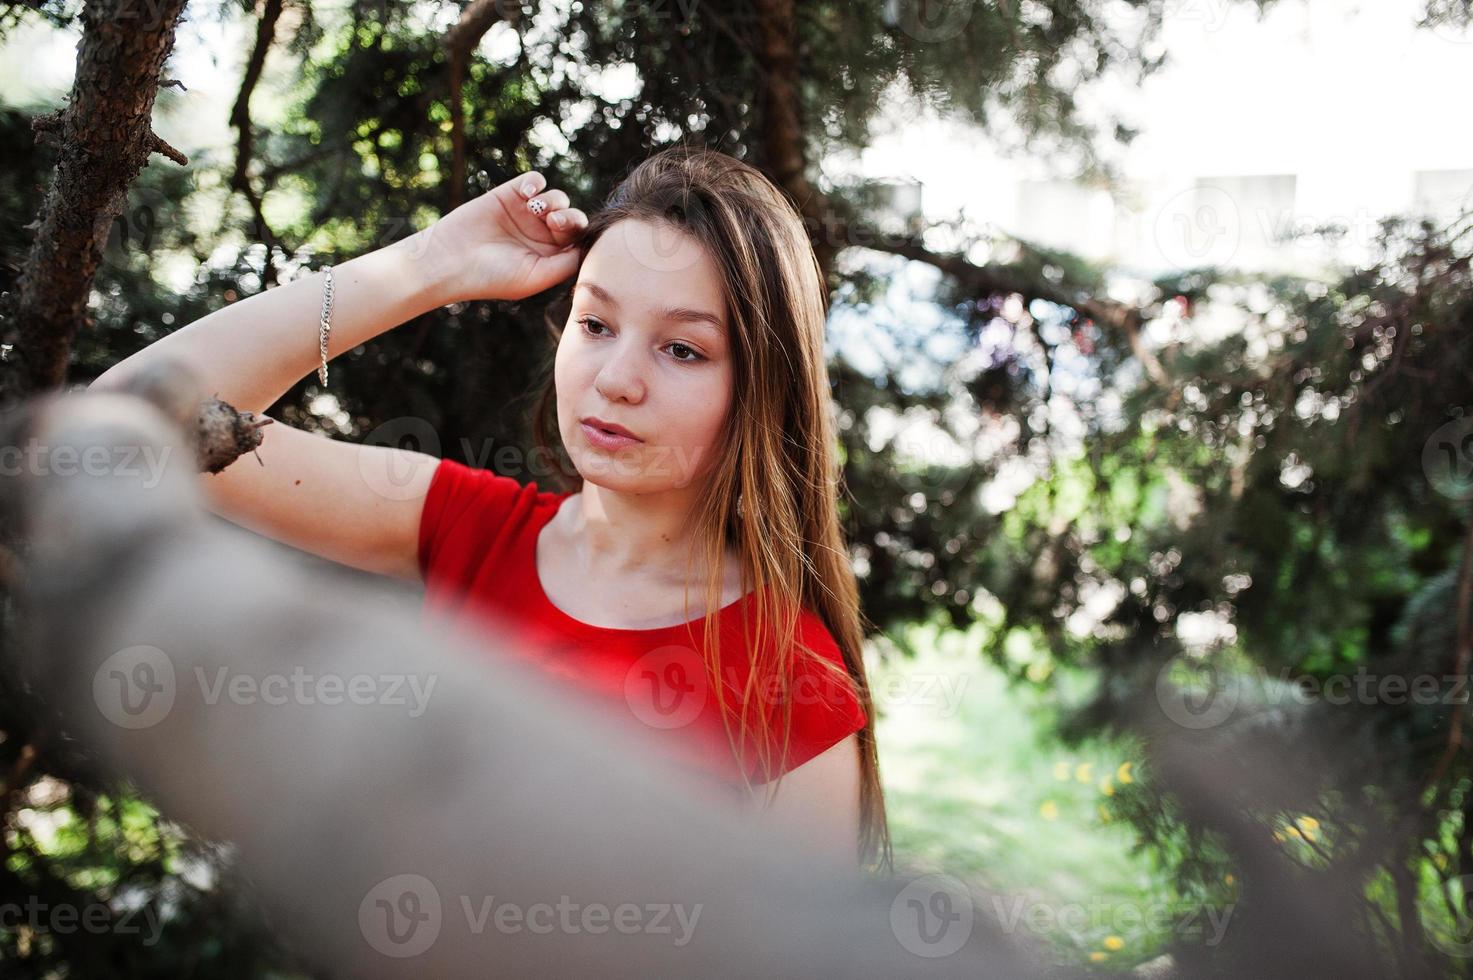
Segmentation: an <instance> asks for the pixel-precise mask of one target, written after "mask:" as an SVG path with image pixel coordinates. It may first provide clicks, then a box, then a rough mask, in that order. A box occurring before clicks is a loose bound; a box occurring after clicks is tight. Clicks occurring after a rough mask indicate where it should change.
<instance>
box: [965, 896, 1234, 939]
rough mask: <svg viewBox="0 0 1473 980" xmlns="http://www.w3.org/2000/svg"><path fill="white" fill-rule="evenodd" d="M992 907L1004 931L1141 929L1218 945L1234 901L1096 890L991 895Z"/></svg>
mask: <svg viewBox="0 0 1473 980" xmlns="http://www.w3.org/2000/svg"><path fill="white" fill-rule="evenodd" d="M991 905H992V911H993V915H994V916H995V918H996V920H997V923H998V925H999V927H1000V928H1001V929H1002V930H1003V931H1004V932H1007V933H1015V932H1017V931H1018V930H1019V929H1020V928H1022V929H1027V930H1028V931H1030V932H1031V933H1033V934H1034V935H1036V936H1039V937H1044V936H1047V935H1050V934H1055V933H1058V932H1060V931H1062V932H1065V933H1068V934H1070V935H1076V936H1077V935H1084V934H1093V935H1103V934H1108V935H1111V936H1116V937H1119V936H1132V935H1140V934H1142V933H1147V934H1153V935H1159V934H1161V933H1168V932H1169V933H1171V934H1172V935H1174V936H1193V937H1197V938H1200V939H1201V941H1202V945H1204V946H1217V945H1218V944H1220V943H1221V942H1222V940H1223V936H1224V935H1225V934H1226V933H1227V929H1228V924H1229V923H1230V922H1231V921H1232V917H1233V914H1234V913H1235V912H1236V911H1237V903H1235V902H1229V903H1227V904H1226V905H1224V906H1222V907H1221V908H1218V907H1215V906H1205V905H1198V904H1190V903H1185V902H1180V901H1175V902H1135V901H1129V900H1122V899H1120V898H1119V897H1118V896H1105V895H1095V896H1091V897H1090V899H1089V900H1088V901H1086V902H1046V901H1038V900H1033V899H1028V898H1026V897H1023V896H1001V895H994V896H992V899H991Z"/></svg>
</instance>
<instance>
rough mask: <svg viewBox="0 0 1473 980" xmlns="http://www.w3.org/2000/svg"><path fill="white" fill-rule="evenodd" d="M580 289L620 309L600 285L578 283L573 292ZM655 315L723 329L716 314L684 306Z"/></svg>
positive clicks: (616, 301)
mask: <svg viewBox="0 0 1473 980" xmlns="http://www.w3.org/2000/svg"><path fill="white" fill-rule="evenodd" d="M580 288H581V289H586V290H588V291H589V292H590V293H592V294H593V295H595V296H597V297H598V298H599V299H601V300H603V301H604V302H605V303H608V304H609V305H610V306H612V307H614V308H615V309H618V308H619V301H618V300H616V299H614V297H613V294H612V293H610V292H609V291H608V290H607V289H605V288H603V287H602V286H600V285H599V284H598V283H596V282H580V283H576V284H574V286H573V291H574V292H577V291H578V290H579V289H580ZM655 315H656V316H658V317H661V318H662V319H665V320H679V321H681V322H683V323H705V324H709V325H710V326H712V327H715V328H716V329H717V330H721V329H722V324H721V318H720V317H718V316H716V315H715V314H714V313H707V312H706V311H705V310H692V309H690V308H688V307H684V306H670V307H666V308H664V309H660V310H656V311H655Z"/></svg>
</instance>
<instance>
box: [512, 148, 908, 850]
mask: <svg viewBox="0 0 1473 980" xmlns="http://www.w3.org/2000/svg"><path fill="white" fill-rule="evenodd" d="M625 219H636V220H643V221H649V222H652V223H656V224H660V223H665V224H667V225H668V226H673V227H675V228H677V229H679V230H681V231H683V232H685V233H686V234H688V235H690V236H692V237H693V238H694V239H695V240H696V241H698V242H700V243H701V245H702V246H704V248H705V250H706V253H707V254H708V255H709V256H710V257H711V259H712V261H713V262H714V263H715V265H716V266H717V269H718V270H719V273H720V275H721V277H722V280H723V283H724V287H725V294H726V305H727V322H728V323H729V324H730V328H729V330H730V344H731V349H732V350H733V352H734V357H733V382H734V395H733V405H732V410H731V411H730V412H729V413H728V415H727V419H726V423H725V428H724V429H723V433H722V436H721V447H722V451H721V452H719V453H718V454H716V456H715V463H714V465H713V468H712V470H711V472H710V473H709V475H708V477H707V481H708V487H709V492H708V493H706V494H704V495H703V496H702V498H701V503H700V505H699V506H698V508H697V513H696V514H695V515H694V520H695V531H694V534H693V538H694V540H695V541H696V549H697V550H698V551H699V553H700V554H701V555H702V557H703V559H704V565H703V567H705V568H707V569H709V570H710V574H709V576H708V581H707V593H706V597H707V598H706V605H705V608H706V609H707V610H715V609H718V608H720V605H721V603H720V598H721V584H722V581H721V580H722V574H721V572H722V565H723V561H722V558H723V556H724V554H725V551H726V549H727V548H728V547H734V549H735V551H736V553H737V554H738V556H739V557H740V562H741V575H742V591H743V594H744V595H745V594H747V593H748V592H750V593H752V603H753V606H754V611H755V623H756V626H755V628H756V630H757V636H759V637H777V638H779V640H778V642H777V643H775V644H753V643H752V642H751V634H750V632H749V633H747V634H746V638H747V640H748V642H747V647H748V649H749V650H754V648H755V649H757V650H762V651H763V652H762V653H760V654H759V653H756V652H754V653H753V654H752V657H753V662H752V665H751V670H750V671H749V673H748V681H747V690H746V692H745V694H744V696H743V703H744V704H748V703H753V702H755V701H756V700H758V699H759V698H760V697H761V695H760V694H759V693H758V692H761V691H773V690H776V691H780V692H784V695H786V693H787V691H788V687H787V685H788V680H789V678H790V677H791V670H792V668H793V666H794V660H795V658H797V657H806V658H809V659H810V660H811V661H812V662H813V663H815V664H818V665H819V666H820V668H821V669H823V670H826V671H829V672H830V674H831V676H832V677H833V678H834V679H835V680H837V681H840V682H846V683H848V684H849V685H850V686H851V687H852V689H853V690H854V692H855V694H856V695H857V696H858V698H859V701H860V703H861V704H862V705H863V706H864V710H865V714H866V716H867V719H868V720H867V721H866V722H865V726H864V729H863V730H862V731H860V732H859V752H860V778H861V782H860V800H859V802H860V839H859V841H858V853H859V858H860V861H861V862H862V863H865V864H870V865H879V866H881V867H884V868H887V869H888V868H891V867H892V854H891V847H890V832H889V827H888V824H887V821H886V818H885V802H884V794H883V791H882V789H881V785H880V778H879V764H878V759H877V755H876V750H875V729H874V706H873V702H872V700H871V697H870V692H869V683H868V681H867V679H866V677H865V670H864V660H863V656H862V654H861V650H860V641H861V638H862V636H863V632H862V630H863V623H862V616H861V613H860V610H859V592H858V586H857V584H856V582H855V579H854V572H853V569H852V568H851V566H850V560H849V554H848V551H847V549H846V547H845V543H844V539H843V534H842V532H841V530H840V527H839V515H838V498H839V489H840V471H839V465H838V457H837V452H836V441H837V440H836V434H835V427H834V417H833V402H832V400H831V399H830V397H829V377H828V367H827V364H826V362H825V359H824V349H823V340H824V323H825V318H826V313H827V306H828V297H827V294H826V292H825V290H824V288H823V284H822V283H823V280H822V276H821V273H820V271H819V266H818V262H817V259H816V258H815V257H814V254H813V247H812V244H811V243H810V242H809V239H808V235H807V232H806V231H805V229H804V227H803V222H802V219H801V218H800V217H799V215H798V212H797V210H796V209H795V208H794V207H793V205H792V203H791V202H790V201H789V200H788V199H787V198H786V197H785V196H784V195H783V194H782V192H780V191H779V190H778V189H777V188H776V187H775V186H774V185H773V184H772V183H771V182H770V181H769V180H768V179H767V178H766V177H764V176H763V175H762V174H761V173H760V172H759V171H758V170H756V169H755V168H753V167H751V166H750V165H748V164H746V163H743V162H742V161H740V160H737V159H736V158H734V157H731V156H728V155H727V154H724V153H719V152H716V151H714V150H709V149H704V148H701V147H697V146H688V145H679V146H675V147H671V148H669V149H666V150H663V151H661V152H659V153H656V154H654V155H653V156H651V157H649V158H648V159H646V160H645V161H643V162H642V163H640V164H639V165H638V166H636V167H635V168H634V169H633V170H632V171H631V172H630V173H629V175H628V176H627V177H626V178H625V179H624V180H623V181H622V182H621V183H620V184H619V186H618V187H617V188H616V189H615V190H614V192H613V193H612V194H611V195H610V196H609V198H608V200H607V201H606V202H605V206H604V208H603V209H602V210H600V211H599V212H597V213H596V214H594V215H593V216H591V217H590V219H589V223H588V229H587V231H586V233H585V234H584V236H583V238H582V240H581V242H580V243H579V248H580V251H581V257H585V258H586V257H587V255H588V251H589V249H591V248H592V247H593V245H594V243H595V242H597V241H598V239H599V237H600V236H601V235H602V234H603V233H604V232H606V231H607V230H608V229H609V228H611V227H612V226H613V225H614V224H615V223H617V222H619V221H623V220H625ZM569 302H571V287H569V290H568V294H567V295H566V296H564V297H562V298H561V299H560V301H559V302H558V303H555V304H554V305H553V306H552V307H550V308H549V313H548V318H547V327H548V330H549V333H550V334H551V336H552V339H553V343H554V346H556V344H557V342H558V341H559V340H560V338H561V335H562V330H563V327H564V324H565V323H566V315H564V316H562V317H561V318H559V317H558V314H559V313H560V312H561V313H564V314H565V313H566V307H565V304H566V303H569ZM556 409H557V395H556V388H555V384H554V381H553V378H552V375H551V371H549V372H548V377H547V379H546V382H545V383H544V384H543V386H542V389H541V392H540V394H539V396H538V400H537V405H536V409H535V416H534V427H533V428H534V433H533V435H534V438H535V440H536V442H537V445H538V446H539V448H540V449H542V450H543V452H544V453H547V454H548V456H547V457H544V458H558V457H557V456H556V455H555V454H553V453H552V452H551V448H550V447H551V446H552V445H554V444H560V440H559V435H558V427H557V415H556ZM559 469H560V470H561V472H560V473H559V474H558V475H559V476H561V477H562V482H564V483H566V484H567V485H568V486H569V487H570V488H572V489H575V490H576V489H578V488H581V486H582V482H583V481H582V478H581V477H580V476H579V475H578V474H577V473H570V472H568V471H567V470H566V469H563V468H562V467H559ZM738 501H740V512H739V511H738V507H737V503H738ZM695 553H696V551H693V557H694V554H695ZM769 595H771V596H776V597H781V598H784V599H788V598H791V599H796V600H797V602H796V603H793V602H791V601H779V602H770V601H769V599H768V596H769ZM689 601H690V599H689V594H688V593H687V596H686V604H687V608H688V607H689ZM773 606H776V607H777V608H773ZM801 609H808V610H811V611H812V612H814V613H816V614H817V615H818V617H819V618H820V619H821V620H822V622H823V624H824V625H825V626H826V627H827V628H828V630H829V632H830V633H831V634H832V636H833V638H834V640H835V641H836V642H837V644H838V647H839V649H840V651H841V652H842V654H843V668H842V675H841V674H840V668H839V667H838V666H837V665H835V664H833V663H832V662H831V661H829V660H827V659H826V658H823V657H821V656H819V655H818V654H816V653H814V652H813V651H812V650H810V649H808V648H807V647H805V646H803V644H802V643H801V642H797V619H798V616H799V613H800V610H801ZM704 638H705V649H706V651H707V654H706V655H707V668H708V670H709V671H710V673H711V676H712V677H713V678H715V679H716V682H715V683H714V685H713V687H714V689H715V691H716V692H717V697H718V705H719V706H720V707H721V708H722V716H723V718H724V719H727V733H728V738H730V739H732V747H733V750H734V751H735V752H736V753H737V754H738V757H740V753H741V751H742V746H743V745H744V743H745V739H746V737H747V735H748V728H749V725H748V718H747V717H746V712H745V711H744V712H743V713H742V714H743V717H742V720H741V724H740V730H739V732H737V733H736V734H735V735H733V733H732V731H731V724H730V720H729V716H728V715H727V712H726V711H725V695H724V693H723V690H724V686H725V685H724V684H722V683H721V682H720V677H721V671H720V668H719V664H720V652H719V630H718V617H716V616H714V615H707V616H706V617H705V627H704ZM782 638H792V640H791V641H788V640H784V639H782ZM758 661H760V662H758ZM768 700H769V701H770V700H771V695H770V694H769V695H768ZM780 705H781V707H780V711H781V729H780V730H781V732H782V737H781V748H780V749H779V752H778V757H779V758H781V756H782V755H785V754H786V752H787V751H788V749H787V746H788V740H789V736H790V734H791V722H792V705H793V699H792V698H791V697H788V696H782V697H781V698H780ZM756 744H757V752H758V756H759V762H760V765H761V767H762V769H763V770H764V771H765V772H766V773H767V774H768V775H769V776H770V774H771V772H772V753H770V752H769V751H767V743H766V740H764V739H761V738H759V739H757V740H756ZM743 773H744V778H745V768H744V767H743ZM780 781H781V778H780V777H779V778H778V779H777V780H770V779H769V790H768V791H769V793H770V794H775V793H776V792H777V785H778V783H779V782H780ZM750 787H751V783H750V781H748V788H749V789H750ZM768 798H769V800H770V799H771V796H769V797H768Z"/></svg>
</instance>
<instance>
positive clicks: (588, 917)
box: [358, 874, 704, 958]
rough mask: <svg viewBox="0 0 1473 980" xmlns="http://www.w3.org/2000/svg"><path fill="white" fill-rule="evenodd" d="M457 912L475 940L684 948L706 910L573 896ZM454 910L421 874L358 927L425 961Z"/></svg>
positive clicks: (368, 910) (489, 900)
mask: <svg viewBox="0 0 1473 980" xmlns="http://www.w3.org/2000/svg"><path fill="white" fill-rule="evenodd" d="M457 899H458V901H457V902H456V904H457V906H458V907H459V909H460V912H461V915H462V917H463V919H464V925H465V928H466V930H467V931H468V932H469V933H470V935H473V936H480V935H484V934H485V933H486V931H487V930H488V929H491V930H495V931H496V932H498V933H501V934H502V935H518V934H522V933H530V934H532V935H537V936H576V935H580V934H588V935H594V936H602V935H606V934H608V933H610V932H616V933H619V934H621V935H625V936H633V935H640V934H643V935H651V936H668V937H670V939H669V941H670V943H671V944H672V945H674V946H677V947H681V946H685V945H686V944H687V943H689V942H690V941H691V938H692V937H693V936H694V935H695V931H696V924H697V922H698V921H699V920H700V918H701V911H702V909H703V907H704V905H703V903H701V902H696V903H695V904H694V905H690V906H687V905H685V904H683V903H680V902H620V903H618V904H616V905H613V906H610V905H608V904H605V903H603V902H578V901H575V900H573V899H572V898H570V897H569V896H567V895H559V896H558V897H557V900H556V901H555V902H554V901H537V902H513V901H508V900H507V899H506V898H504V897H501V898H498V897H497V896H496V895H459V896H457ZM445 908H446V904H445V902H444V901H442V899H441V897H440V891H439V889H438V888H436V887H435V884H434V882H432V881H430V879H428V878H426V877H425V876H424V875H419V874H400V875H394V876H393V877H392V878H386V879H384V880H383V881H380V882H379V883H377V884H376V885H374V886H373V887H372V888H370V889H369V890H368V892H367V894H365V895H364V896H363V901H362V902H361V903H359V906H358V927H359V929H360V931H361V932H362V933H363V938H364V939H366V940H368V944H369V945H370V946H372V947H373V948H374V949H375V950H377V951H378V952H380V953H383V954H384V955H385V956H392V957H395V958H406V957H410V956H418V955H420V954H421V953H424V952H425V951H426V950H428V949H429V948H430V947H431V946H433V945H434V944H435V940H436V939H438V938H439V936H440V932H441V930H442V929H443V928H445V927H446V926H447V925H449V924H450V923H449V919H450V917H449V916H447V914H446V911H445Z"/></svg>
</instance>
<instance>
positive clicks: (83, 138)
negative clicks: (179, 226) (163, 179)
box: [0, 0, 189, 404]
mask: <svg viewBox="0 0 1473 980" xmlns="http://www.w3.org/2000/svg"><path fill="white" fill-rule="evenodd" d="M183 9H184V0H148V2H143V0H95V2H89V3H88V4H87V5H86V6H85V7H84V8H83V9H82V40H81V43H80V44H79V45H78V47H77V73H76V79H75V81H74V82H73V85H72V92H71V96H70V98H69V100H68V103H67V106H66V107H65V108H64V109H61V110H60V111H58V112H55V113H52V114H51V115H48V116H43V117H40V118H38V119H37V120H36V122H35V129H36V132H37V136H38V138H41V139H47V140H50V141H53V142H54V143H55V144H56V146H57V161H56V172H55V174H54V175H53V176H52V180H51V187H50V188H49V189H48V190H47V192H46V199H45V201H44V202H43V203H42V205H41V213H40V215H39V216H38V219H37V229H36V238H35V240H34V241H33V242H32V244H31V250H30V254H29V255H27V257H26V262H25V266H24V267H23V268H22V269H21V273H20V278H19V282H18V284H17V287H16V294H17V295H16V299H15V301H14V305H13V306H12V307H11V309H9V310H7V311H6V313H7V316H6V342H7V343H10V344H12V345H13V347H14V349H13V350H12V351H11V352H10V355H9V357H8V358H7V359H6V361H5V363H4V365H3V366H0V367H3V370H0V404H7V403H9V402H11V401H13V400H15V399H16V398H18V397H20V396H24V395H25V394H28V393H31V392H35V391H40V390H44V389H47V388H55V387H57V386H59V385H60V384H61V383H62V382H63V381H64V380H65V378H66V368H67V358H68V355H69V354H70V353H71V348H72V341H73V339H74V338H75V337H76V334H77V331H78V329H79V328H80V327H81V325H82V322H83V318H84V316H85V315H86V309H87V299H88V296H89V294H90V292H91V289H92V280H93V276H94V275H95V274H96V272H97V267H98V265H99V264H100V263H101V261H102V250H103V247H104V246H105V244H106V243H107V235H108V230H109V228H111V226H112V223H113V220H114V219H115V218H117V216H118V215H119V214H121V213H122V211H123V207H124V204H125V203H126V195H127V191H128V186H129V185H130V184H131V183H132V182H133V181H134V179H136V178H137V176H138V174H139V173H140V172H141V171H142V170H143V167H144V166H145V165H146V164H147V163H148V158H149V155H150V154H153V153H163V154H164V155H166V156H168V157H169V158H170V159H172V160H174V161H175V162H177V163H179V164H180V165H181V166H182V165H186V164H188V162H189V161H188V160H187V159H186V158H185V156H184V155H183V154H182V153H180V152H179V151H178V150H176V149H174V148H173V147H171V146H169V145H168V144H167V143H165V142H164V141H163V140H161V139H159V137H158V136H156V135H155V134H154V132H153V129H152V123H151V120H152V117H153V104H154V99H155V98H156V96H157V95H158V89H159V74H160V72H161V71H162V70H163V66H164V61H165V60H166V59H167V58H168V56H169V52H170V51H171V50H172V49H173V47H174V30H175V27H176V26H177V23H178V20H179V17H180V14H181V13H182V11H183Z"/></svg>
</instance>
